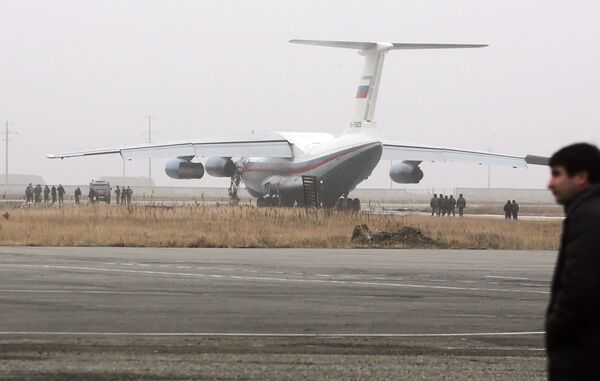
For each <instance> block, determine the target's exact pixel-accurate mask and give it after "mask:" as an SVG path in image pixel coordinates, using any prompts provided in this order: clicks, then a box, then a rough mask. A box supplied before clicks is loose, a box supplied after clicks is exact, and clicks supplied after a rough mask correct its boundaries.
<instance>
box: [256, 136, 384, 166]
mask: <svg viewBox="0 0 600 381" xmlns="http://www.w3.org/2000/svg"><path fill="white" fill-rule="evenodd" d="M377 144H380V143H369V144H365V145H362V146H357V147H353V148H350V149H348V150H346V151H340V152H338V153H336V154H332V155H331V156H327V157H324V158H322V159H321V160H317V161H316V162H314V163H311V164H308V165H306V166H304V167H298V168H290V169H271V168H245V169H244V172H249V173H261V172H262V173H277V172H285V173H286V174H296V173H302V172H306V171H310V170H312V169H315V168H317V167H320V166H321V165H323V164H326V163H328V162H330V161H332V160H335V159H338V158H340V157H342V156H344V155H347V154H349V153H352V152H355V151H358V150H360V149H362V148H371V147H375V146H376V145H377ZM279 163H280V162H274V163H268V164H279ZM252 164H258V163H252ZM260 164H265V163H260Z"/></svg>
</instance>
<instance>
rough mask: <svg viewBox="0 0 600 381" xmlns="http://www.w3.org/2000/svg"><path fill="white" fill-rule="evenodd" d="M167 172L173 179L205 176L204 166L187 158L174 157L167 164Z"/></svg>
mask: <svg viewBox="0 0 600 381" xmlns="http://www.w3.org/2000/svg"><path fill="white" fill-rule="evenodd" d="M165 172H166V173H167V176H169V177H171V178H173V179H201V178H202V176H204V166H203V165H202V163H192V162H191V161H189V160H185V159H173V160H169V161H168V162H167V165H165Z"/></svg>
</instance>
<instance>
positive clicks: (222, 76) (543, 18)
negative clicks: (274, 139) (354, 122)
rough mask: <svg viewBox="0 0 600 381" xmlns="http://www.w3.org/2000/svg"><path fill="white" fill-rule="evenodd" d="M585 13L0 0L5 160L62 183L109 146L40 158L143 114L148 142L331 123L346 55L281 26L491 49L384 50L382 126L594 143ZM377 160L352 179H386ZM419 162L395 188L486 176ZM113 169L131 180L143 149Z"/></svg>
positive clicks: (404, 133) (528, 146) (387, 134)
mask: <svg viewBox="0 0 600 381" xmlns="http://www.w3.org/2000/svg"><path fill="white" fill-rule="evenodd" d="M599 11H600V7H599V6H598V3H597V2H594V1H577V2H572V1H544V2H541V1H522V0H521V1H507V0H502V1H480V0H479V1H423V0H415V1H397V0H391V1H369V2H367V1H364V0H363V1H358V0H357V1H351V0H343V1H301V2H299V1H294V2H291V1H281V0H272V1H226V0H219V1H123V0H119V1H107V0H102V1H81V0H74V1H52V2H50V1H25V0H14V1H10V0H0V120H2V121H4V120H8V121H10V122H11V123H12V124H13V125H14V126H11V128H13V129H15V130H16V131H18V132H19V135H16V136H11V141H10V160H9V162H10V169H9V170H10V172H11V173H20V174H39V175H42V176H43V177H44V179H45V180H46V182H47V183H58V182H62V183H63V184H64V183H69V184H73V183H87V182H88V181H89V180H90V179H91V178H98V177H100V176H103V175H115V176H118V175H121V171H122V162H121V159H120V157H119V156H112V157H111V156H104V157H97V158H82V159H69V160H48V159H45V158H44V156H45V155H46V154H47V153H50V152H59V151H69V150H76V149H82V148H97V147H114V146H120V145H127V144H136V143H140V142H143V141H144V139H146V138H147V137H146V136H143V135H142V132H143V131H145V130H146V129H147V120H146V119H145V117H146V116H147V114H148V113H152V115H153V116H154V117H155V118H156V120H155V121H153V125H154V127H155V130H156V131H157V132H158V133H159V134H157V135H156V136H155V137H154V140H178V139H186V138H191V137H203V136H222V135H229V134H232V135H233V134H241V133H248V132H249V131H251V130H255V131H264V132H272V131H324V132H329V133H333V134H338V133H341V132H342V131H343V130H344V128H345V127H346V125H347V124H348V122H349V121H350V117H351V114H352V107H353V100H354V94H355V90H356V85H357V83H358V80H359V78H360V76H361V69H362V63H363V62H362V57H360V56H359V55H357V54H356V53H355V52H353V51H351V50H346V49H333V48H321V47H312V46H300V45H292V44H289V43H288V40H290V39H292V38H303V39H331V40H351V41H391V42H436V43H486V44H490V46H489V47H487V48H484V49H472V50H446V51H392V52H390V53H389V54H388V55H387V58H386V62H385V66H384V70H383V78H382V83H381V87H380V93H379V99H378V104H377V110H376V113H375V120H376V121H377V123H378V128H379V131H380V135H381V136H382V137H384V138H388V139H395V140H401V141H406V142H415V143H421V144H432V145H441V146H450V147H458V148H468V149H477V150H487V149H488V147H489V146H490V145H491V147H492V150H493V151H496V152H500V153H507V154H527V153H529V154H539V155H550V154H551V153H552V152H553V151H554V150H556V149H558V148H559V147H561V146H563V145H566V144H568V143H572V142H575V141H589V142H594V143H597V142H598V139H599V137H600V132H599V131H600V129H599V128H598V126H599V122H600V107H599V94H598V92H599V89H600V74H599V73H598V70H599V69H598V68H600V49H599V48H598V47H599V46H600V45H599V39H600V23H598V20H597V19H598V14H599ZM0 151H1V152H2V154H1V155H0V162H1V163H2V164H1V165H2V166H1V167H0V169H1V171H2V172H3V170H4V148H3V147H0ZM153 163H154V170H153V177H154V179H155V182H156V183H157V185H184V186H201V185H207V186H214V185H224V184H227V181H226V180H223V179H215V178H211V177H209V176H207V177H205V178H204V179H202V180H192V181H177V180H172V179H169V178H168V177H167V176H166V175H165V174H164V163H165V160H155V161H153ZM388 168H389V162H382V163H380V165H379V167H378V168H377V169H376V170H375V172H374V174H373V176H372V177H371V178H370V179H369V180H367V181H366V182H364V183H363V185H362V186H368V187H389V184H390V182H389V178H388V176H387V170H388ZM422 168H423V170H424V172H425V177H424V179H423V181H422V182H421V184H420V185H419V186H413V185H408V186H407V187H409V188H415V187H429V188H430V187H454V186H473V187H486V186H487V167H481V166H473V165H462V164H460V165H459V164H432V163H430V164H428V163H424V164H423V165H422ZM126 174H127V175H131V176H142V175H146V174H147V162H145V161H137V162H129V163H128V164H127V167H126ZM546 179H547V169H546V168H540V167H537V168H534V167H532V168H530V169H528V170H513V169H503V168H493V169H492V186H493V187H526V188H543V187H545V185H546ZM394 186H395V187H399V188H400V187H404V186H403V185H400V184H395V185H394Z"/></svg>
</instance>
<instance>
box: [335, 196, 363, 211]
mask: <svg viewBox="0 0 600 381" xmlns="http://www.w3.org/2000/svg"><path fill="white" fill-rule="evenodd" d="M335 209H336V210H339V211H351V212H360V199H358V198H349V197H348V198H339V199H338V200H337V201H336V202H335Z"/></svg>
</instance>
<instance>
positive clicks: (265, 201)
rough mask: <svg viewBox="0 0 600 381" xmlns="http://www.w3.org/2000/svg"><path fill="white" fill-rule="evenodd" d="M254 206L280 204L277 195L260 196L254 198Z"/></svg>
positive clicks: (276, 205)
mask: <svg viewBox="0 0 600 381" xmlns="http://www.w3.org/2000/svg"><path fill="white" fill-rule="evenodd" d="M256 206H257V207H258V208H265V207H278V206H282V203H281V200H280V199H279V196H269V197H261V198H257V199H256Z"/></svg>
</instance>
